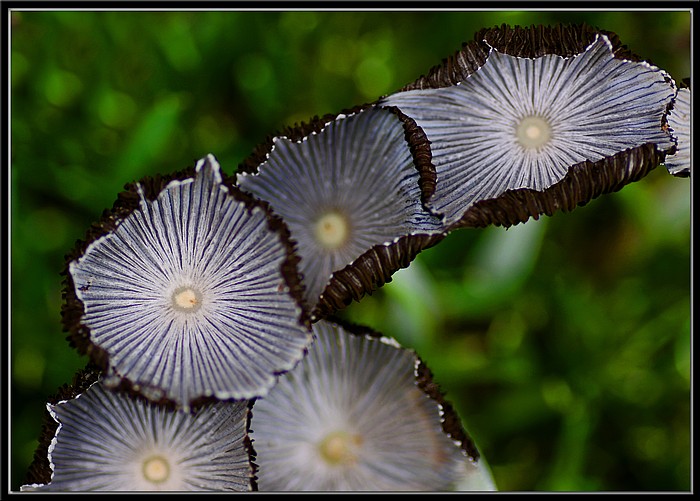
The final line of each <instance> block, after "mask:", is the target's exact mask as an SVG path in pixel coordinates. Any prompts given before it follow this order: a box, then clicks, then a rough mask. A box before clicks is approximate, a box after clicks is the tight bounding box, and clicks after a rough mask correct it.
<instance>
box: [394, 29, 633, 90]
mask: <svg viewBox="0 0 700 501" xmlns="http://www.w3.org/2000/svg"><path fill="white" fill-rule="evenodd" d="M597 33H601V34H603V35H606V36H607V37H608V39H609V40H610V43H611V45H612V48H613V55H614V56H615V57H617V58H620V59H629V60H631V61H641V59H640V58H639V57H638V56H637V55H635V54H633V53H632V52H630V51H629V49H628V48H627V47H626V46H625V45H622V43H621V42H620V39H619V38H618V36H617V35H616V34H615V33H613V32H611V31H605V30H600V29H597V28H594V27H592V26H589V25H587V24H578V25H574V24H558V25H553V26H543V25H537V26H535V25H533V26H530V27H529V28H524V27H521V26H513V27H511V26H509V25H507V24H503V25H501V26H496V27H493V28H484V29H482V30H480V31H478V32H477V33H476V34H475V35H474V40H472V41H469V42H464V43H463V44H462V48H461V49H460V50H458V51H457V52H455V53H454V54H453V55H452V56H450V57H448V58H445V59H443V60H442V63H441V64H439V65H436V66H434V67H432V68H431V69H430V70H429V71H428V73H427V74H426V75H421V76H420V77H419V78H418V79H417V80H416V81H414V82H412V83H410V84H408V85H406V86H404V87H402V88H401V89H399V90H400V91H405V90H415V89H429V88H440V87H449V86H451V85H455V84H456V83H457V82H460V81H462V80H465V79H466V78H467V77H468V76H469V75H471V74H472V73H474V72H476V71H477V70H478V69H479V68H480V67H481V66H483V65H484V63H485V62H486V58H487V56H488V53H489V50H490V47H493V48H494V49H496V50H498V51H499V52H501V53H503V54H508V55H511V56H516V57H527V58H535V57H540V56H543V55H545V54H557V55H559V56H562V57H571V56H573V55H575V54H578V53H581V52H583V51H584V50H585V49H586V47H588V46H589V45H590V44H591V43H592V42H593V41H594V39H595V35H596V34H597Z"/></svg>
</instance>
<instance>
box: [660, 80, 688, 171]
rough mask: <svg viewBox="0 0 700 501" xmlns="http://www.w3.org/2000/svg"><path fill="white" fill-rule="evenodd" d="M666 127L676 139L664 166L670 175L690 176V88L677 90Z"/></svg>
mask: <svg viewBox="0 0 700 501" xmlns="http://www.w3.org/2000/svg"><path fill="white" fill-rule="evenodd" d="M668 126H669V127H670V128H671V130H672V131H673V132H672V134H673V136H674V137H675V138H676V139H677V141H678V142H677V144H676V152H675V153H674V154H672V155H666V159H665V160H664V165H665V166H666V168H667V169H668V172H669V173H670V174H673V175H674V176H678V177H688V176H690V143H691V135H690V88H687V87H684V88H681V89H678V95H677V96H676V99H675V100H674V101H673V109H672V110H671V111H669V113H668Z"/></svg>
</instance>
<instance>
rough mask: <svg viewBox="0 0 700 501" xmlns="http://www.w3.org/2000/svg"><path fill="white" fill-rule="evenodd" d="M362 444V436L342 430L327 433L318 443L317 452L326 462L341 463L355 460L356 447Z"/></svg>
mask: <svg viewBox="0 0 700 501" xmlns="http://www.w3.org/2000/svg"><path fill="white" fill-rule="evenodd" d="M360 445H362V438H361V437H359V436H358V435H352V434H349V433H345V432H342V431H336V432H333V433H329V434H328V435H326V436H325V437H324V439H323V440H321V442H320V443H319V444H318V452H319V453H320V455H321V458H323V460H324V461H326V463H328V464H331V465H343V464H350V463H354V462H355V461H356V460H357V455H356V452H357V449H358V448H359V446H360Z"/></svg>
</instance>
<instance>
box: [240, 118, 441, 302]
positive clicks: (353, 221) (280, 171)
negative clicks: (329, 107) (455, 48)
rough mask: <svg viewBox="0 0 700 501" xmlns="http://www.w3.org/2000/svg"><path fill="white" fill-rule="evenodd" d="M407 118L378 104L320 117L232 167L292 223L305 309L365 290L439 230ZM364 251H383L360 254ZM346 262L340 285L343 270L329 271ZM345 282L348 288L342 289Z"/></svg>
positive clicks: (403, 262) (385, 277) (250, 189)
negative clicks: (255, 158) (426, 202)
mask: <svg viewBox="0 0 700 501" xmlns="http://www.w3.org/2000/svg"><path fill="white" fill-rule="evenodd" d="M406 127H407V126H406V125H405V124H404V123H402V120H401V119H400V117H399V116H398V115H397V113H395V112H392V111H390V110H387V109H377V108H374V107H369V108H366V109H357V110H353V111H351V112H348V113H341V114H339V115H337V116H335V117H324V119H323V120H317V121H316V122H315V123H314V122H312V123H311V124H302V125H301V126H299V127H298V128H297V129H293V130H291V131H288V132H287V135H278V136H276V137H274V138H272V140H271V141H270V144H269V151H267V152H266V154H265V157H264V159H263V160H262V161H260V162H259V163H258V162H255V161H253V162H252V163H251V164H250V165H244V166H243V168H242V169H241V172H239V173H238V175H237V184H238V186H240V187H241V189H243V190H245V191H247V192H248V193H250V194H252V195H253V196H255V197H257V198H259V199H261V200H264V201H265V202H267V203H269V204H270V206H271V207H272V209H273V211H274V212H275V213H276V214H277V215H279V216H280V217H281V218H282V219H283V220H284V221H285V223H286V224H287V226H288V227H289V231H290V234H291V237H292V239H294V240H295V241H296V243H297V253H298V254H299V257H300V262H299V268H300V272H301V274H302V275H303V277H304V279H303V281H304V285H305V288H306V296H305V299H306V301H307V303H308V304H309V307H310V308H311V309H313V308H314V307H316V306H318V303H323V302H324V300H325V299H326V297H325V296H332V295H333V294H334V293H337V294H338V295H340V296H341V297H340V299H338V300H336V301H335V303H334V306H333V307H330V308H329V309H330V310H333V309H334V307H338V306H339V303H341V304H342V303H343V301H344V300H345V299H347V298H348V297H350V296H354V297H353V298H355V299H356V298H357V296H360V295H361V294H362V293H364V292H371V290H372V289H373V288H374V287H376V286H378V285H382V284H383V283H384V282H385V281H387V280H388V278H389V277H390V276H391V274H392V273H393V272H395V271H397V269H398V267H399V266H406V265H407V264H408V263H407V262H406V261H408V260H410V259H412V258H413V257H414V256H415V254H416V253H417V252H418V250H420V249H421V248H423V247H424V246H426V245H428V244H434V242H435V241H434V239H431V237H430V236H436V235H439V234H440V233H441V232H442V230H443V229H444V228H443V226H442V223H441V221H440V219H439V218H437V217H435V216H433V215H431V214H430V213H429V212H428V211H426V210H425V208H424V207H423V206H422V203H421V200H422V199H423V198H424V196H423V192H422V190H421V186H422V184H421V183H423V184H425V183H426V177H425V173H424V172H421V169H420V165H417V163H418V162H417V161H415V160H414V158H413V155H412V151H411V147H410V146H409V144H408V143H407V141H406V134H407V132H406ZM414 236H415V237H416V238H415V239H413V240H411V242H407V240H409V239H411V237H414ZM421 236H425V238H424V241H421V242H419V243H418V244H415V242H416V240H418V239H420V238H422V237H421ZM392 248H398V249H399V250H397V251H396V252H397V253H400V254H401V255H402V257H401V259H397V258H396V257H395V256H394V255H392V254H391V252H393V251H392V250H391V249H392ZM370 251H372V253H373V255H374V256H378V255H381V254H385V255H382V256H381V257H379V258H377V259H364V260H363V259H361V258H362V257H363V255H367V254H368V253H370ZM407 256H408V257H407ZM344 269H347V270H349V271H348V272H347V275H349V277H347V279H346V280H344V282H343V283H342V284H340V285H338V286H337V284H336V283H335V282H338V280H340V281H341V282H342V281H343V277H340V278H339V277H338V276H337V275H336V276H335V277H334V276H333V275H334V274H337V273H338V272H340V271H341V270H344ZM359 282H364V283H363V286H362V287H359V288H358V287H355V288H354V289H353V287H354V286H355V284H357V283H359ZM343 287H345V288H347V289H353V290H351V291H349V292H348V294H347V295H344V293H345V290H344V289H343ZM365 289H369V290H365ZM324 295H325V296H324Z"/></svg>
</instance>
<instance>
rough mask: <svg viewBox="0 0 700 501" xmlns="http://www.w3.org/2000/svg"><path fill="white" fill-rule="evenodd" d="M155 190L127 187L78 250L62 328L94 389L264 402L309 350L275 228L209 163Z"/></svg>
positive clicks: (294, 282) (292, 266)
mask: <svg viewBox="0 0 700 501" xmlns="http://www.w3.org/2000/svg"><path fill="white" fill-rule="evenodd" d="M162 184H164V181H162V180H161V182H154V181H153V180H143V181H141V182H139V183H136V184H135V185H132V186H130V187H129V188H130V189H129V190H128V191H127V194H125V195H123V196H121V197H120V198H119V199H118V203H117V204H115V206H117V207H115V209H116V211H115V212H116V214H117V215H116V216H114V215H112V214H110V215H108V216H105V217H104V218H103V221H102V223H101V224H100V225H97V226H98V227H100V228H102V229H103V230H105V231H104V232H103V233H102V234H100V233H99V232H98V233H97V234H96V235H91V236H92V237H93V240H92V241H91V242H90V243H81V244H79V246H78V249H77V251H76V252H75V253H74V254H75V258H74V259H73V260H71V261H70V262H69V265H68V272H67V277H66V278H67V280H66V304H65V305H64V310H63V320H64V326H65V327H66V330H68V331H69V332H70V333H71V340H72V342H73V343H74V344H75V345H76V347H77V348H78V349H79V350H80V351H81V352H83V353H88V354H89V355H90V356H91V359H92V360H93V361H94V362H95V363H97V364H98V365H100V366H101V367H103V369H105V370H106V372H107V373H108V376H109V377H107V378H105V384H109V385H115V386H116V385H119V386H122V387H130V388H131V389H133V390H135V391H137V392H139V393H141V394H143V395H144V396H146V397H148V398H150V399H151V400H154V401H171V402H175V403H176V404H178V405H182V406H183V407H188V406H191V405H196V404H197V402H199V401H201V400H205V399H212V398H218V399H230V398H236V399H243V398H251V397H254V396H258V395H261V394H264V393H265V392H266V391H267V390H268V389H269V388H270V387H271V386H272V385H273V384H274V382H275V376H276V374H278V373H280V372H283V371H285V370H289V369H291V368H292V367H293V366H294V365H296V363H297V362H298V361H299V360H300V359H301V358H302V356H303V355H304V350H305V349H306V347H307V346H308V344H309V343H310V342H311V333H310V327H309V323H308V318H307V313H306V312H305V310H304V309H303V308H302V306H301V304H300V301H301V291H300V287H299V277H298V275H297V271H296V258H295V256H294V255H293V254H292V245H291V243H290V242H289V240H288V234H287V232H286V228H285V227H284V224H283V223H282V222H281V221H280V220H279V219H278V218H275V217H273V216H271V214H270V211H269V208H267V206H266V205H265V204H263V203H261V202H259V201H254V200H253V199H252V198H250V197H249V196H247V195H245V194H243V193H241V192H240V191H239V190H238V189H237V188H235V187H234V186H230V185H229V184H228V183H225V182H224V180H223V179H222V176H221V173H220V171H219V165H218V163H217V162H216V160H215V158H214V157H213V156H212V155H209V156H208V157H206V158H204V159H202V160H200V161H199V162H197V164H196V166H195V171H194V173H191V172H187V173H185V176H184V178H183V179H172V180H170V181H169V182H167V183H165V184H164V187H162V189H161V188H160V185H162ZM129 203H131V204H132V205H131V206H129ZM105 221H106V222H105Z"/></svg>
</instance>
